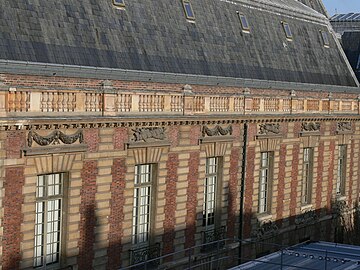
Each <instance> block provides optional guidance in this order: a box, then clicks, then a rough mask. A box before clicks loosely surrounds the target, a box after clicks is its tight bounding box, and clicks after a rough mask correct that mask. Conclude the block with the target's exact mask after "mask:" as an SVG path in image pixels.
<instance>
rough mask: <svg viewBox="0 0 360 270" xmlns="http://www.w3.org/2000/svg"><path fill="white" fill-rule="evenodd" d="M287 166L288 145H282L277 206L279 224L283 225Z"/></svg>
mask: <svg viewBox="0 0 360 270" xmlns="http://www.w3.org/2000/svg"><path fill="white" fill-rule="evenodd" d="M285 167H286V145H281V146H280V161H279V176H278V181H279V183H278V186H277V189H278V197H277V200H276V201H277V208H276V220H277V225H278V226H279V227H280V226H281V225H282V219H283V212H284V198H285V195H284V194H285V192H284V190H285Z"/></svg>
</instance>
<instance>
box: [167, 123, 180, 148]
mask: <svg viewBox="0 0 360 270" xmlns="http://www.w3.org/2000/svg"><path fill="white" fill-rule="evenodd" d="M168 134H169V140H170V143H171V147H177V146H179V135H180V130H179V126H170V127H169V133H168Z"/></svg>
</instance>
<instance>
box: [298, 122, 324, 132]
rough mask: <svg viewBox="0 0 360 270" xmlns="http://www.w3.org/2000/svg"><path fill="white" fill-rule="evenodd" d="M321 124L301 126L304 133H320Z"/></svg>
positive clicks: (305, 123) (313, 123) (310, 123)
mask: <svg viewBox="0 0 360 270" xmlns="http://www.w3.org/2000/svg"><path fill="white" fill-rule="evenodd" d="M320 127H321V125H320V123H319V122H304V123H302V124H301V131H302V132H319V131H320Z"/></svg>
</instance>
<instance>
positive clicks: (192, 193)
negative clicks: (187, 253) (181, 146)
mask: <svg viewBox="0 0 360 270" xmlns="http://www.w3.org/2000/svg"><path fill="white" fill-rule="evenodd" d="M199 163H200V153H199V152H198V151H196V152H191V153H190V158H189V174H188V177H187V181H188V188H187V202H186V231H185V248H189V247H192V246H194V245H195V234H196V214H197V213H196V207H197V203H198V201H197V193H198V189H199V187H198V185H199V184H198V181H199Z"/></svg>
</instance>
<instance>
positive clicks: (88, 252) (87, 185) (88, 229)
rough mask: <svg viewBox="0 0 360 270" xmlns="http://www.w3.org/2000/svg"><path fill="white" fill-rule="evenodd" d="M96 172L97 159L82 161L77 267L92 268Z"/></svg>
mask: <svg viewBox="0 0 360 270" xmlns="http://www.w3.org/2000/svg"><path fill="white" fill-rule="evenodd" d="M97 173H98V168H97V161H93V160H90V161H84V165H83V169H82V172H81V178H82V187H81V192H80V196H81V205H80V239H79V256H78V265H79V269H92V261H93V259H94V249H93V247H94V242H95V233H94V229H95V225H96V201H95V195H96V176H97Z"/></svg>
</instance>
